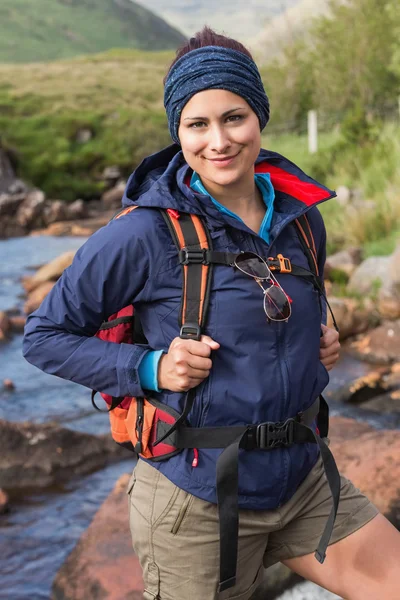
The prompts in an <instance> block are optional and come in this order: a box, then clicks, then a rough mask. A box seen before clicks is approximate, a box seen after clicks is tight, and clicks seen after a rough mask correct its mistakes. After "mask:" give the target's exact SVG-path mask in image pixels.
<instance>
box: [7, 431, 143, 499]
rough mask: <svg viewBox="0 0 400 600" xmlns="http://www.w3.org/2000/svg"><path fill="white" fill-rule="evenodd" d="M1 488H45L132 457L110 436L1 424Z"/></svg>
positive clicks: (15, 489) (15, 490)
mask: <svg viewBox="0 0 400 600" xmlns="http://www.w3.org/2000/svg"><path fill="white" fill-rule="evenodd" d="M0 439H1V453H0V488H3V489H4V490H6V491H12V492H13V494H17V493H18V491H23V490H26V489H30V490H35V489H40V488H46V487H49V486H52V485H55V484H58V483H62V482H65V481H67V480H68V479H70V478H72V477H77V476H80V475H86V474H87V473H91V472H92V471H95V470H96V469H100V468H103V467H104V466H105V465H107V464H109V463H110V462H112V461H115V460H121V459H123V458H129V457H130V456H132V454H131V453H129V452H128V451H127V450H125V449H124V448H121V447H120V446H118V445H117V444H116V443H115V442H114V441H113V440H112V438H111V436H109V435H99V436H94V435H89V434H87V433H80V432H76V431H72V430H70V429H66V428H63V427H60V426H58V425H55V424H51V423H50V424H44V425H38V424H33V423H10V422H8V421H4V420H0Z"/></svg>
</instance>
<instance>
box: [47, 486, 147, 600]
mask: <svg viewBox="0 0 400 600" xmlns="http://www.w3.org/2000/svg"><path fill="white" fill-rule="evenodd" d="M128 481H129V475H123V476H122V477H121V478H120V479H119V480H118V482H117V485H116V486H115V489H114V491H113V492H112V493H111V495H110V496H109V497H108V498H107V500H106V501H105V502H104V503H103V505H102V506H101V507H100V509H99V511H98V512H97V514H96V515H95V517H94V519H93V521H92V523H91V525H90V526H89V528H88V529H87V531H86V532H85V533H84V534H83V535H82V537H81V539H80V540H79V542H78V544H77V545H76V547H75V548H74V550H73V551H72V552H71V554H70V555H69V556H68V558H67V560H66V562H65V563H64V565H63V566H62V567H61V569H60V571H59V572H58V573H57V575H56V578H55V580H54V584H53V589H52V595H51V598H52V600H67V599H68V600H72V599H73V600H89V599H93V598H109V599H110V600H111V599H112V600H128V598H129V599H130V600H142V598H143V582H142V571H141V568H140V564H139V561H138V559H137V557H136V555H135V553H134V551H133V549H132V542H131V536H130V532H129V518H128V499H127V495H126V488H127V485H128Z"/></svg>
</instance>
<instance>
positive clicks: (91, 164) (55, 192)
mask: <svg viewBox="0 0 400 600" xmlns="http://www.w3.org/2000/svg"><path fill="white" fill-rule="evenodd" d="M172 57H173V54H172V53H171V52H159V53H150V52H142V51H139V50H118V51H110V52H107V53H103V54H100V55H93V56H90V55H89V56H86V57H81V58H77V59H72V60H68V61H57V62H52V63H35V64H31V65H1V66H0V131H1V132H2V134H1V135H2V139H1V140H0V141H2V143H3V144H4V145H5V146H6V147H7V148H8V149H11V152H12V153H13V154H14V155H15V158H16V162H17V164H18V172H19V174H20V175H21V176H22V177H24V178H26V179H27V180H29V181H31V182H33V183H34V184H35V185H37V186H38V187H40V188H42V189H43V190H44V191H45V192H46V193H47V194H48V195H49V196H50V197H53V198H55V197H61V198H63V199H66V200H74V199H75V198H76V197H82V198H84V199H87V198H91V197H96V196H98V195H99V194H100V193H101V191H102V184H101V182H100V175H101V172H102V171H103V169H104V168H105V167H106V166H109V165H115V164H116V165H119V166H120V168H121V170H122V172H123V173H124V174H125V175H128V174H129V173H130V172H131V170H132V168H133V167H134V166H136V165H137V164H138V163H139V162H140V161H141V160H142V158H143V157H144V156H146V155H147V154H150V153H152V152H155V151H156V150H158V149H159V148H161V147H163V146H166V145H167V144H169V143H170V137H169V133H168V127H167V120H166V117H165V113H164V108H163V102H162V97H163V93H162V79H163V76H164V74H165V72H166V69H167V66H168V64H169V63H170V62H171V60H172ZM81 129H89V130H90V131H91V135H92V137H91V139H90V140H89V141H88V142H87V143H84V144H80V143H78V141H77V134H78V132H79V130H81Z"/></svg>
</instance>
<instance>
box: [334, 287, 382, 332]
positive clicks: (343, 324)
mask: <svg viewBox="0 0 400 600" xmlns="http://www.w3.org/2000/svg"><path fill="white" fill-rule="evenodd" d="M328 300H329V304H330V307H331V309H332V311H333V314H334V315H335V319H336V322H337V324H338V327H339V336H340V339H341V340H344V339H346V338H347V337H349V336H352V335H356V334H358V333H362V332H363V331H366V330H367V329H368V328H369V327H370V324H371V321H373V320H374V318H375V317H374V306H373V304H372V302H371V301H369V300H368V299H366V300H365V301H364V302H363V303H361V302H359V301H358V300H356V299H355V298H336V297H335V296H330V297H329V298H328ZM327 324H328V327H333V321H332V316H331V314H330V312H329V311H328V322H327Z"/></svg>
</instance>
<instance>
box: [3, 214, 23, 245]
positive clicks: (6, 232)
mask: <svg viewBox="0 0 400 600" xmlns="http://www.w3.org/2000/svg"><path fill="white" fill-rule="evenodd" d="M24 235H26V229H25V228H24V227H21V225H18V223H16V222H15V217H7V216H5V217H0V239H7V238H11V237H22V236H24Z"/></svg>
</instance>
